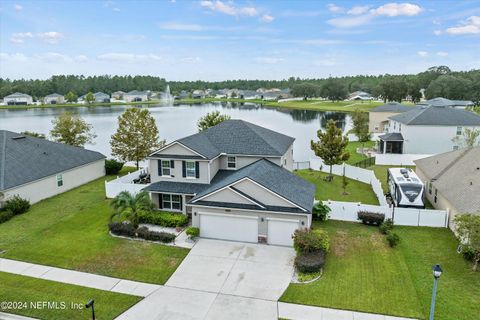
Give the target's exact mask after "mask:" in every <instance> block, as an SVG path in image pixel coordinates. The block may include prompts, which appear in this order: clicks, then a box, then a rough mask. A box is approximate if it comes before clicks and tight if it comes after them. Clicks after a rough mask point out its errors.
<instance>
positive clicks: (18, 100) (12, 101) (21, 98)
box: [3, 92, 33, 106]
mask: <svg viewBox="0 0 480 320" xmlns="http://www.w3.org/2000/svg"><path fill="white" fill-rule="evenodd" d="M3 103H4V104H6V105H9V106H17V105H27V104H33V99H32V96H29V95H28V94H25V93H20V92H15V93H12V94H10V95H8V96H6V97H4V98H3Z"/></svg>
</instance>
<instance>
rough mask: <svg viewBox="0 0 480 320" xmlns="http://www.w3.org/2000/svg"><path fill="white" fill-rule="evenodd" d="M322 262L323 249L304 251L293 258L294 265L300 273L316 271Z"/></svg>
mask: <svg viewBox="0 0 480 320" xmlns="http://www.w3.org/2000/svg"><path fill="white" fill-rule="evenodd" d="M324 264H325V253H324V252H323V251H316V252H309V253H304V254H300V255H297V257H296V258H295V267H296V268H297V270H298V271H299V272H302V273H313V272H318V271H319V270H320V269H321V268H322V267H323V265H324Z"/></svg>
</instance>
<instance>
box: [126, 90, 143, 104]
mask: <svg viewBox="0 0 480 320" xmlns="http://www.w3.org/2000/svg"><path fill="white" fill-rule="evenodd" d="M123 100H125V101H126V102H140V101H147V100H148V92H146V91H138V90H132V91H130V92H127V93H125V94H124V95H123Z"/></svg>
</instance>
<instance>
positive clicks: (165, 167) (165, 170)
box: [162, 160, 171, 176]
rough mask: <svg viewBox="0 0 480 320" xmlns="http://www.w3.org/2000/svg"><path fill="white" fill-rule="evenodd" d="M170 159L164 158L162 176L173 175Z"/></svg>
mask: <svg viewBox="0 0 480 320" xmlns="http://www.w3.org/2000/svg"><path fill="white" fill-rule="evenodd" d="M170 169H171V168H170V160H162V176H171V173H170Z"/></svg>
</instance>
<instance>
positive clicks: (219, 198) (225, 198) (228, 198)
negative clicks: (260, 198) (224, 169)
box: [202, 187, 254, 204]
mask: <svg viewBox="0 0 480 320" xmlns="http://www.w3.org/2000/svg"><path fill="white" fill-rule="evenodd" d="M202 200H204V201H214V202H227V203H241V204H254V203H253V202H252V201H250V200H248V199H247V198H246V197H242V196H241V195H240V194H239V193H238V192H235V191H234V190H232V189H230V188H228V187H227V188H225V189H222V190H220V191H218V192H213V193H211V194H210V195H207V196H206V197H205V198H203V199H202Z"/></svg>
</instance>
